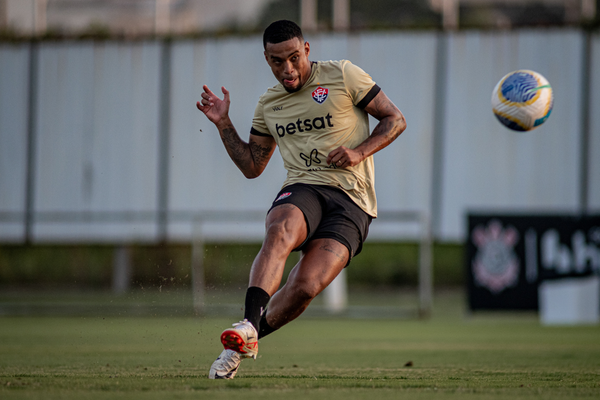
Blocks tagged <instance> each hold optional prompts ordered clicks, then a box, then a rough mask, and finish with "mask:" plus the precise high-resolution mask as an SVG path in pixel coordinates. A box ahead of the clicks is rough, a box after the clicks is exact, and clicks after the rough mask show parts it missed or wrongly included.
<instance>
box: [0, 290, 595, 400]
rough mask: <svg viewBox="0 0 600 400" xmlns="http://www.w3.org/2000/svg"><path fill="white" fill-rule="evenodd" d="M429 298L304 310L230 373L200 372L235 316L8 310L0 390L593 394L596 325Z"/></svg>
mask: <svg viewBox="0 0 600 400" xmlns="http://www.w3.org/2000/svg"><path fill="white" fill-rule="evenodd" d="M435 301H436V308H435V312H434V314H433V317H432V318H431V319H429V320H418V319H397V318H379V317H378V318H372V319H354V318H335V317H332V318H323V317H322V316H310V315H307V316H303V317H301V318H300V319H299V320H297V321H295V322H294V323H292V324H291V325H289V326H287V327H284V328H283V329H282V330H280V331H279V332H277V333H275V334H273V335H272V336H270V337H267V338H264V339H263V340H261V342H260V343H259V358H258V359H257V360H256V361H254V360H244V361H243V362H242V364H241V367H240V371H239V372H238V375H237V377H236V378H235V379H234V380H231V381H225V380H220V381H212V380H209V379H207V374H208V370H209V368H210V365H211V363H212V361H213V360H214V359H215V358H216V356H217V355H218V354H219V353H220V351H221V349H220V344H219V340H218V338H219V334H220V332H221V331H222V330H223V329H224V328H226V327H228V326H229V325H230V324H231V323H232V322H236V321H235V320H233V319H232V318H230V317H227V318H217V317H214V316H211V317H206V318H196V317H192V316H179V317H178V316H168V315H167V316H165V315H146V316H132V315H128V313H126V312H123V313H122V315H114V313H112V314H111V313H107V312H105V311H103V310H100V311H98V312H97V313H94V314H92V315H81V313H80V315H79V316H56V315H54V316H52V315H50V316H16V317H15V316H4V317H0V398H2V399H4V400H8V399H138V398H139V399H142V398H143V399H229V398H238V399H239V398H241V399H244V400H250V399H274V398H285V399H348V398H350V399H370V400H373V399H377V400H381V399H429V398H434V399H461V400H462V399H511V400H515V399H533V398H536V399H538V398H539V399H545V400H546V399H574V398H590V399H591V398H600V327H598V326H587V327H586V326H578V327H544V326H541V325H540V324H539V322H538V319H537V317H536V316H535V314H512V313H495V314H491V313H486V314H476V315H468V314H467V313H466V312H465V310H464V304H463V301H462V296H461V295H460V293H456V292H455V293H446V294H438V295H437V296H436V300H435ZM240 312H241V311H240Z"/></svg>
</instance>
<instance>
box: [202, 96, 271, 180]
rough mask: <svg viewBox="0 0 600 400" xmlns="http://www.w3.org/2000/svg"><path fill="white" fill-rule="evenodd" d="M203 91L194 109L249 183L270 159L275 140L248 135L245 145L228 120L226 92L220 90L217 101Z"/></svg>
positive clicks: (260, 172) (228, 100) (215, 97)
mask: <svg viewBox="0 0 600 400" xmlns="http://www.w3.org/2000/svg"><path fill="white" fill-rule="evenodd" d="M203 89H204V93H202V95H201V96H202V102H197V103H196V106H197V107H198V109H199V110H200V111H202V112H203V113H204V115H206V117H207V118H208V119H209V121H211V122H212V123H213V124H215V126H216V127H217V129H218V130H219V135H220V136H221V140H222V141H223V144H224V145H225V149H226V150H227V153H228V154H229V157H231V159H232V160H233V162H234V163H235V165H236V166H237V167H238V168H239V169H240V171H242V173H243V174H244V176H245V177H246V178H249V179H252V178H256V177H257V176H259V175H260V174H262V172H263V171H264V170H265V167H266V166H267V164H268V162H269V160H270V159H271V156H272V155H273V152H274V151H275V140H274V139H273V138H271V137H263V136H256V135H250V139H249V141H248V142H245V141H243V140H242V139H241V138H240V135H238V133H237V131H236V129H235V127H234V126H233V123H232V122H231V119H229V104H230V103H231V101H230V98H229V91H228V90H227V89H225V88H224V87H222V88H221V91H222V92H223V99H220V98H219V97H218V96H217V95H215V94H214V93H213V92H212V91H211V90H210V89H209V88H208V86H206V85H204V86H203Z"/></svg>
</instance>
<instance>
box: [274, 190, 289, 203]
mask: <svg viewBox="0 0 600 400" xmlns="http://www.w3.org/2000/svg"><path fill="white" fill-rule="evenodd" d="M291 195H292V192H285V193H281V194H280V195H279V197H278V198H277V200H275V201H279V200H283V199H285V198H286V197H290V196H291Z"/></svg>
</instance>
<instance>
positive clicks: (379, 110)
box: [327, 90, 406, 168]
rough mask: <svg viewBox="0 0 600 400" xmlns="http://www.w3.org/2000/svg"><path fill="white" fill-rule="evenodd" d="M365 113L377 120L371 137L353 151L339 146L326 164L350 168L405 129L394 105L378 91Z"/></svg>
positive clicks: (403, 120)
mask: <svg viewBox="0 0 600 400" xmlns="http://www.w3.org/2000/svg"><path fill="white" fill-rule="evenodd" d="M365 111H366V112H368V113H369V114H370V115H372V116H373V117H374V118H376V119H377V120H379V123H378V124H377V126H375V129H373V132H371V135H370V136H369V137H368V138H367V139H366V140H365V141H364V142H362V143H361V144H360V145H358V146H357V147H356V148H355V149H349V148H347V147H344V146H340V147H338V148H337V149H335V150H333V151H331V153H329V155H328V157H327V163H328V164H335V165H336V166H337V167H340V168H344V167H352V166H355V165H357V164H359V163H360V162H362V161H363V160H364V159H365V158H367V157H369V156H371V155H373V154H375V153H377V152H378V151H379V150H381V149H383V148H385V147H387V146H388V145H389V144H390V143H392V142H393V141H394V140H396V138H397V137H398V136H400V134H401V133H402V132H404V130H405V129H406V120H405V119H404V115H403V114H402V112H401V111H400V110H399V109H398V107H396V105H395V104H394V103H393V102H392V101H391V100H390V99H389V98H388V97H387V95H386V94H385V93H384V92H383V90H380V91H379V93H378V94H377V96H375V98H374V99H373V100H371V102H370V103H369V104H368V105H367V106H366V107H365Z"/></svg>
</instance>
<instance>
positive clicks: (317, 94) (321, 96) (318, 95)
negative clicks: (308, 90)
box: [312, 86, 329, 104]
mask: <svg viewBox="0 0 600 400" xmlns="http://www.w3.org/2000/svg"><path fill="white" fill-rule="evenodd" d="M328 95H329V89H327V88H322V87H321V86H319V87H318V88H316V89H315V90H314V92H312V98H313V100H314V101H316V102H317V103H319V104H323V102H324V101H325V100H327V96H328Z"/></svg>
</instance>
